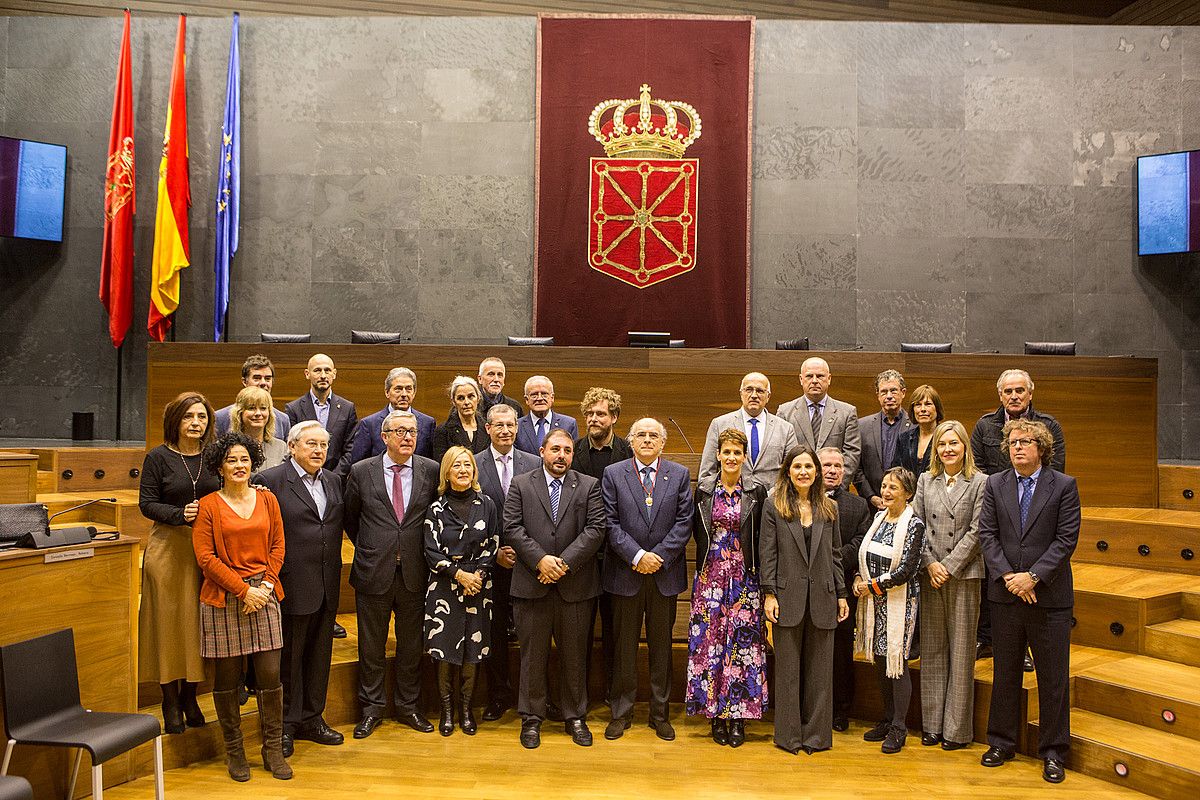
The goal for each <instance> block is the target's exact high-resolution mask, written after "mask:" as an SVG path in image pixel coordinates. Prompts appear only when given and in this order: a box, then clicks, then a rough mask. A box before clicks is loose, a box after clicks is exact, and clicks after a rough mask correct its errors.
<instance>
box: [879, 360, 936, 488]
mask: <svg viewBox="0 0 1200 800" xmlns="http://www.w3.org/2000/svg"><path fill="white" fill-rule="evenodd" d="M945 417H946V410H945V409H944V408H943V407H942V398H941V395H939V394H938V393H937V389H934V388H933V387H932V386H930V385H929V384H927V383H924V384H921V385H920V386H918V387H917V388H915V389H913V391H912V394H911V395H910V396H909V399H908V418H909V419H911V420H912V421H913V423H914V424H913V426H912V427H911V428H909V429H907V430H905V431H901V432H900V436H899V437H898V438H897V439H896V457H895V459H894V460H893V461H892V464H891V466H893V467H904V468H905V469H906V470H908V471H909V472H911V473H912V474H913V477H914V479H915V478H919V477H921V474H922V473H924V472H925V470H927V469H929V455H930V453H932V452H933V430H934V428H936V427H937V426H938V424H939V423H941V421H942V420H943V419H945Z"/></svg>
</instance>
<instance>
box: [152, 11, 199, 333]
mask: <svg viewBox="0 0 1200 800" xmlns="http://www.w3.org/2000/svg"><path fill="white" fill-rule="evenodd" d="M186 22H187V18H186V17H185V16H184V15H183V14H180V15H179V34H178V37H177V38H176V40H175V59H174V64H173V66H172V67H171V97H170V101H169V104H168V106H167V129H166V133H165V134H164V135H163V152H162V162H161V163H160V164H159V166H158V211H157V212H156V214H155V216H154V258H153V261H152V263H151V265H150V270H151V271H150V318H149V320H148V321H147V323H146V328H147V330H149V332H150V338H151V339H154V340H155V341H158V342H161V341H162V340H163V339H165V338H166V336H167V331H169V330H170V329H171V315H172V314H174V313H175V309H177V308H179V271H180V270H182V269H183V268H184V267H186V266H188V264H190V263H191V260H190V256H189V255H188V252H189V250H188V209H189V208H191V205H192V192H191V187H190V185H189V181H188V141H187V84H186V81H185V79H184V54H183V50H184V40H185V38H186V35H185V23H186Z"/></svg>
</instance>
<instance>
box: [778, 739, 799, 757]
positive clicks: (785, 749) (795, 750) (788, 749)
mask: <svg viewBox="0 0 1200 800" xmlns="http://www.w3.org/2000/svg"><path fill="white" fill-rule="evenodd" d="M775 746H776V747H778V748H779V749H780V750H782V751H783V752H785V753H791V754H792V755H796V754H797V753H799V752H800V748H799V747H796V748H791V747H784V746H783V745H781V744H780V743H779V742H776V743H775Z"/></svg>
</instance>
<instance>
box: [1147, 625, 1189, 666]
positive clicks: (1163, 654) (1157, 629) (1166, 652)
mask: <svg viewBox="0 0 1200 800" xmlns="http://www.w3.org/2000/svg"><path fill="white" fill-rule="evenodd" d="M1145 643H1146V644H1145V653H1146V655H1148V656H1153V657H1155V658H1162V659H1166V660H1167V661H1175V662H1178V663H1180V664H1188V665H1190V666H1193V667H1200V620H1196V619H1173V620H1170V621H1169V622H1160V623H1158V624H1157V625H1150V626H1147V628H1146V630H1145Z"/></svg>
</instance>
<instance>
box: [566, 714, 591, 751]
mask: <svg viewBox="0 0 1200 800" xmlns="http://www.w3.org/2000/svg"><path fill="white" fill-rule="evenodd" d="M566 727H567V733H569V734H570V735H571V741H572V742H574V743H575V744H577V745H579V746H580V747H591V746H592V732H591V731H590V730H588V726H587V723H586V722H585V721H583V720H582V719H569V720H567V726H566Z"/></svg>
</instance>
